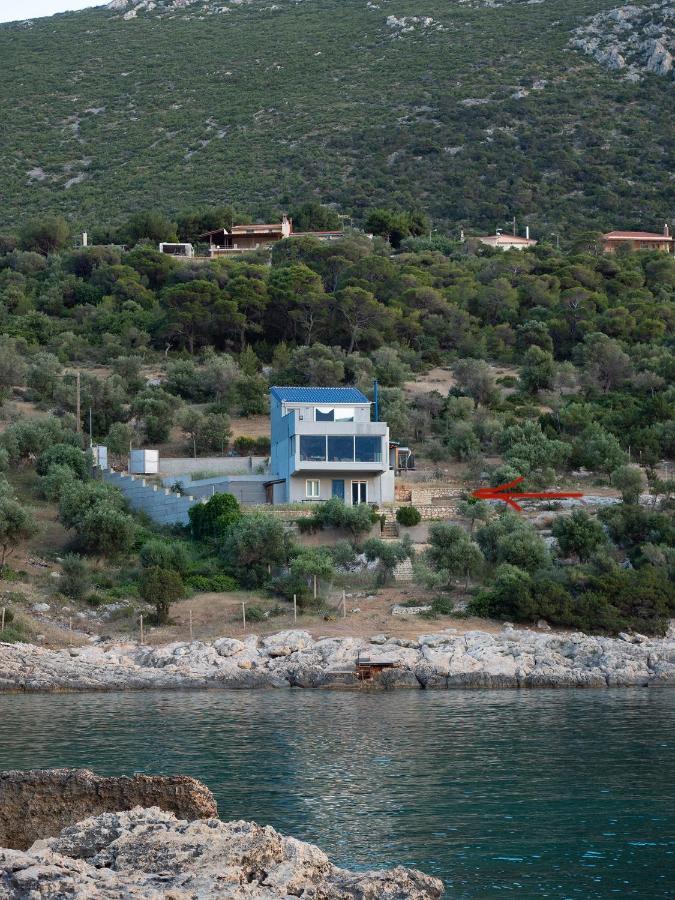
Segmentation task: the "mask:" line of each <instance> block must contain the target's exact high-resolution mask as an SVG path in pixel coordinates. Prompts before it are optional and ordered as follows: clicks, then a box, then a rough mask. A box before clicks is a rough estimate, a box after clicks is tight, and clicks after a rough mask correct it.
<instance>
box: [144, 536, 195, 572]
mask: <svg viewBox="0 0 675 900" xmlns="http://www.w3.org/2000/svg"><path fill="white" fill-rule="evenodd" d="M138 555H139V559H140V562H141V565H142V566H143V568H144V569H149V568H151V567H152V566H157V567H159V568H160V569H175V571H176V572H179V573H180V574H181V575H185V573H186V572H187V570H188V568H189V566H190V558H189V556H188V551H187V548H186V547H185V546H184V545H183V544H179V543H178V542H177V541H163V540H161V539H159V538H153V539H152V540H150V541H148V542H147V543H145V544H143V546H142V547H141V549H140V552H139V554H138Z"/></svg>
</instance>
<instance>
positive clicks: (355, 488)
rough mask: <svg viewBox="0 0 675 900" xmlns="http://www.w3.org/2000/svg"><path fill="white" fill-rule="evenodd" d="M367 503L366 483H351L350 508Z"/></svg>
mask: <svg viewBox="0 0 675 900" xmlns="http://www.w3.org/2000/svg"><path fill="white" fill-rule="evenodd" d="M367 502H368V482H367V481H352V506H358V504H359V503H367Z"/></svg>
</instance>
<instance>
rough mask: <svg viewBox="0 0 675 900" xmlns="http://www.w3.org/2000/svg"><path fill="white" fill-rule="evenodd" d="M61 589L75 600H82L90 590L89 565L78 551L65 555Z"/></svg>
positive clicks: (62, 564) (62, 565)
mask: <svg viewBox="0 0 675 900" xmlns="http://www.w3.org/2000/svg"><path fill="white" fill-rule="evenodd" d="M59 589H60V591H61V593H62V594H65V595H66V597H70V598H71V599H73V600H82V598H83V597H84V595H85V594H86V593H87V591H88V590H89V567H88V566H87V564H86V562H85V561H84V560H83V559H82V557H81V556H78V555H77V554H76V553H69V554H68V555H67V556H64V557H63V562H62V563H61V580H60V581H59Z"/></svg>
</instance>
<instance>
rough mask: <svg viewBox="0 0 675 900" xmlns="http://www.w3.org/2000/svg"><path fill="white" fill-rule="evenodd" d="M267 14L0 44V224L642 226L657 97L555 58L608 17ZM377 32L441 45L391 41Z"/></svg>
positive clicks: (319, 4) (6, 38)
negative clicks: (525, 220)
mask: <svg viewBox="0 0 675 900" xmlns="http://www.w3.org/2000/svg"><path fill="white" fill-rule="evenodd" d="M275 5H277V6H278V7H279V8H278V9H277V10H271V9H270V8H269V6H267V5H266V4H265V5H263V4H262V3H255V2H254V3H253V4H251V5H249V6H242V7H239V8H237V9H235V10H233V11H232V12H230V13H228V14H226V15H225V14H224V15H220V16H214V17H210V18H209V19H207V20H204V21H198V20H195V19H186V18H185V17H183V16H181V15H177V16H175V17H173V18H163V19H158V18H156V17H153V16H148V15H145V16H140V17H139V18H138V19H134V20H131V21H127V22H124V21H122V20H121V19H120V18H114V17H113V14H112V13H110V12H108V11H106V10H93V11H86V12H80V13H74V14H65V15H62V16H57V17H54V18H52V19H47V20H41V21H38V22H36V23H34V24H33V25H32V26H30V27H22V26H16V25H13V26H3V27H0V58H2V59H3V60H4V62H5V64H4V66H3V69H4V72H5V78H4V79H3V87H2V92H1V95H0V119H1V120H2V121H3V122H4V123H5V125H6V126H9V127H6V128H4V129H3V131H2V134H1V136H0V156H2V158H3V159H6V160H7V164H6V167H5V170H4V173H3V180H4V186H3V194H4V197H3V217H4V218H5V220H6V221H5V223H3V224H5V225H7V224H12V223H16V222H18V221H19V220H20V219H21V218H22V217H23V216H25V215H26V213H27V212H28V213H32V212H35V211H36V210H46V209H49V210H52V211H54V210H59V211H61V212H64V213H65V214H67V215H68V216H70V217H71V218H73V220H74V221H75V222H76V223H77V224H78V225H81V226H89V227H91V226H92V225H93V224H95V223H99V222H101V221H110V220H116V219H119V218H120V217H122V216H124V215H125V214H127V213H129V212H131V211H133V210H135V209H137V208H139V207H142V206H146V205H161V206H163V207H164V208H165V209H167V210H169V211H171V210H175V209H177V208H180V207H184V206H191V205H195V204H199V203H202V202H217V201H218V202H220V201H233V202H235V203H237V204H239V205H241V206H242V207H244V208H246V209H249V210H251V211H252V212H253V213H254V214H258V215H264V214H265V213H266V212H269V213H271V212H272V209H273V208H274V207H276V206H278V205H282V206H286V205H290V204H291V203H293V202H295V201H297V200H298V199H299V198H302V197H306V196H310V195H312V194H313V193H315V194H316V195H318V196H320V197H321V198H322V199H323V200H328V201H337V202H339V203H341V204H342V205H344V206H345V207H346V208H347V209H353V210H355V211H356V212H358V210H359V208H362V207H365V206H368V205H371V204H373V203H374V202H396V203H403V204H413V203H417V204H420V205H422V206H424V207H426V208H427V209H428V210H429V211H430V212H431V213H432V215H433V216H434V218H435V219H443V220H444V221H445V222H452V223H462V224H465V225H471V226H480V227H484V228H485V227H492V225H493V224H494V223H495V221H500V222H501V220H502V219H503V218H505V217H507V216H509V215H511V214H514V213H515V214H517V215H518V216H520V217H524V216H528V217H529V221H530V222H531V224H532V225H533V226H534V227H535V228H539V230H542V229H543V228H548V229H549V230H550V228H549V225H550V226H551V227H553V226H555V227H559V226H562V227H564V226H566V225H574V226H576V227H586V226H589V227H590V226H596V225H599V226H603V225H609V224H616V225H619V224H625V225H628V226H631V225H632V226H637V225H639V224H640V223H641V222H643V220H644V224H645V225H650V226H652V225H656V224H658V222H660V220H661V219H662V218H663V216H664V213H665V210H666V209H667V202H668V197H667V194H668V191H671V192H672V183H671V181H670V179H669V178H668V174H667V168H668V166H667V162H666V149H667V147H668V146H669V145H670V144H671V142H670V138H669V135H670V133H671V126H672V112H671V106H670V104H671V103H672V89H671V88H670V85H669V83H668V82H667V80H665V79H658V78H656V77H650V78H648V79H647V80H646V81H644V82H642V83H640V84H637V85H632V84H628V83H626V82H624V81H621V80H620V79H619V78H618V77H617V76H616V75H613V74H611V73H608V72H606V71H605V70H603V69H601V68H599V67H598V66H597V65H596V64H595V63H593V62H591V61H589V60H588V59H586V58H585V57H583V56H581V55H579V54H577V53H575V52H572V51H570V50H568V49H567V48H566V45H567V41H568V39H569V32H570V30H571V29H572V28H573V27H574V26H575V25H576V24H578V22H579V20H580V18H581V17H585V16H587V15H591V14H593V13H595V12H597V11H598V10H600V9H603V8H610V7H611V6H614V5H616V4H615V3H614V2H613V0H565V3H564V4H562V3H554V2H552V0H545V2H543V3H541V4H534V5H533V4H528V3H525V2H520V0H517V2H512V3H511V4H510V5H506V6H503V7H501V8H497V9H490V8H481V7H479V8H471V7H467V6H465V5H459V4H457V3H455V2H448V0H424V3H423V4H420V3H419V2H413V0H382V2H380V3H379V7H378V8H372V7H373V6H376V5H377V4H371V7H368V6H367V5H366V3H365V0H306V2H302V3H295V2H291V0H277V3H276V4H275ZM388 15H396V16H404V15H408V16H412V15H416V16H420V15H428V16H432V17H433V19H434V22H435V23H441V24H442V25H443V26H444V28H445V29H446V30H444V31H440V32H439V31H433V30H431V31H428V30H427V31H420V30H415V31H414V32H412V33H410V34H404V35H402V36H400V37H398V38H397V37H395V32H393V31H392V29H391V28H389V27H388V26H387V25H386V23H385V19H386V17H387V16H388ZM228 73H231V74H228ZM539 79H546V81H547V83H546V85H545V87H544V88H543V89H541V90H532V86H533V84H534V82H536V81H537V80H539ZM521 87H522V88H526V89H529V90H530V93H529V95H528V96H526V97H524V98H522V99H513V98H512V97H511V95H512V94H513V93H514V92H515V91H516V90H517V89H518V88H521ZM472 98H474V99H475V98H478V99H487V100H488V101H489V102H487V103H484V104H481V105H473V106H467V105H465V104H463V103H462V102H461V101H462V100H466V99H472ZM102 107H104V108H105V109H104V110H103V111H101V112H98V113H96V112H92V111H90V112H87V110H96V109H101V108H102ZM456 147H461V148H462V149H461V150H460V151H459V152H456V153H452V152H449V151H448V149H447V148H456ZM35 167H39V168H41V169H42V170H44V172H45V175H46V177H45V178H44V179H43V180H41V181H38V180H36V179H34V178H33V179H31V178H29V176H28V174H27V173H28V172H29V171H30V170H32V169H34V168H35ZM82 173H86V177H85V178H84V180H82V181H81V182H80V183H75V184H73V185H72V186H71V187H69V188H68V189H66V188H65V184H66V182H67V181H68V180H69V179H72V178H74V177H77V176H78V175H80V174H82Z"/></svg>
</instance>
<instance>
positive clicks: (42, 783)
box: [0, 769, 218, 896]
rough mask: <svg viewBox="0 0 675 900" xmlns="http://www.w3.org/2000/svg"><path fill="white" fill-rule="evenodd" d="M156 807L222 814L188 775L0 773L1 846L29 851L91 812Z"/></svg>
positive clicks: (184, 813)
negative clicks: (40, 839)
mask: <svg viewBox="0 0 675 900" xmlns="http://www.w3.org/2000/svg"><path fill="white" fill-rule="evenodd" d="M135 806H156V807H159V808H160V809H162V810H166V811H167V812H171V813H175V814H176V815H177V816H178V817H179V818H181V819H187V820H189V821H192V820H193V819H211V818H213V816H216V815H217V814H218V809H217V807H216V801H215V800H214V797H213V794H212V793H211V791H210V790H209V789H208V788H207V787H205V785H203V784H202V783H201V782H199V781H197V780H196V779H195V778H190V777H188V776H187V775H169V776H161V775H134V776H133V777H121V778H104V777H102V776H101V775H96V774H94V772H91V771H90V770H89V769H36V770H34V771H28V772H18V771H15V772H0V847H12V848H14V849H17V850H25V849H27V848H28V847H30V846H31V844H32V843H33V842H34V841H36V840H38V838H47V837H53V836H54V835H57V834H59V832H61V830H62V829H63V828H65V827H66V826H69V825H74V824H75V823H76V822H79V821H81V820H82V819H86V818H88V817H89V816H92V815H97V814H99V813H103V812H108V811H110V810H115V811H118V810H129V809H133V808H134V807H135ZM0 896H1V891H0Z"/></svg>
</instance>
